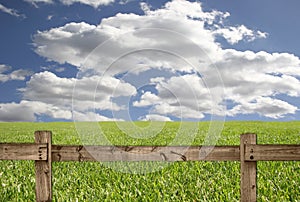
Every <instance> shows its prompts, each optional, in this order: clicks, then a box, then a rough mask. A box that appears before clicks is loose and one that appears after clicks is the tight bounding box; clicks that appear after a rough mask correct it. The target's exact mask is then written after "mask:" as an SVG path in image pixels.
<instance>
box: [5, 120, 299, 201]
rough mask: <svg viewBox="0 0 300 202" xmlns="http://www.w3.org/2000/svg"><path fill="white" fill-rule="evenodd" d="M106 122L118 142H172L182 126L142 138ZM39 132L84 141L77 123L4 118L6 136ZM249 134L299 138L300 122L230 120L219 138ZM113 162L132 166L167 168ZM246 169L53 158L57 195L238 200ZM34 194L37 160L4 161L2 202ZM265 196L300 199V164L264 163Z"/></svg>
mask: <svg viewBox="0 0 300 202" xmlns="http://www.w3.org/2000/svg"><path fill="white" fill-rule="evenodd" d="M136 124H137V125H139V126H140V127H144V126H147V123H141V122H140V123H136ZM145 124H146V125H145ZM100 125H101V128H102V130H103V131H104V134H105V135H106V137H107V139H109V141H110V142H111V143H112V144H114V145H166V144H169V143H170V142H172V139H173V138H174V134H175V133H176V131H177V130H178V128H179V123H176V122H174V123H171V122H170V123H167V124H166V126H165V127H164V128H163V129H162V130H161V131H160V133H159V134H157V135H156V136H154V137H149V138H147V139H138V138H133V137H129V136H128V135H126V134H125V133H122V131H120V130H119V129H118V127H117V125H116V124H115V123H112V122H106V123H100ZM208 128H209V123H208V122H201V123H199V131H198V132H197V135H196V137H195V139H194V142H193V143H192V144H193V145H201V144H202V143H203V140H204V138H205V136H206V134H207V131H208ZM35 130H51V131H52V132H53V137H52V141H53V144H81V139H80V137H79V136H78V135H77V132H76V129H75V126H74V124H73V123H0V142H20V143H23V142H34V135H33V133H34V131H35ZM245 132H252V133H256V134H257V138H258V144H300V122H254V121H253V122H226V123H225V126H224V129H223V131H222V134H221V137H220V138H219V140H218V142H217V144H218V145H239V141H240V134H242V133H245ZM186 133H188V130H187V131H186ZM98 143H99V142H98ZM111 164H113V165H114V166H116V167H117V166H123V167H124V166H126V167H127V168H128V169H129V170H130V168H136V167H141V166H144V167H147V166H160V165H159V163H156V162H147V163H139V162H135V163H127V164H126V165H125V164H124V163H119V164H118V163H111ZM239 172H240V166H239V162H177V163H173V164H170V165H169V166H167V167H166V168H164V169H162V170H160V171H158V172H153V173H145V174H132V173H120V172H116V171H115V170H113V169H110V168H109V167H108V166H106V165H103V164H101V163H99V162H96V163H95V162H94V163H91V162H86V163H79V162H60V163H58V162H54V163H53V182H52V183H53V200H54V201H239V198H240V194H239V189H240V187H239V186H240V185H239V183H240V181H239V180H240V173H239ZM34 200H35V175H34V162H31V161H0V201H1V202H2V201H3V202H7V201H34ZM258 201H300V162H258Z"/></svg>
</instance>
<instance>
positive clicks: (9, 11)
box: [0, 4, 26, 18]
mask: <svg viewBox="0 0 300 202" xmlns="http://www.w3.org/2000/svg"><path fill="white" fill-rule="evenodd" d="M0 11H2V12H4V13H7V14H9V15H12V16H15V17H21V18H26V16H25V15H23V14H20V13H19V11H17V10H16V9H12V8H7V7H6V6H4V5H3V4H0Z"/></svg>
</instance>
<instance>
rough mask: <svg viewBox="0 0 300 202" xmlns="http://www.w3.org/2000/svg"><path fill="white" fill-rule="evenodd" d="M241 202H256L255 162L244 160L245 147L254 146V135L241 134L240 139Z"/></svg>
mask: <svg viewBox="0 0 300 202" xmlns="http://www.w3.org/2000/svg"><path fill="white" fill-rule="evenodd" d="M240 141H241V142H240V161H241V202H256V186H257V183H256V165H257V164H256V161H246V160H245V145H246V144H256V134H243V135H241V139H240Z"/></svg>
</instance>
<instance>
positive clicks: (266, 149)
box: [245, 144, 300, 161]
mask: <svg viewBox="0 0 300 202" xmlns="http://www.w3.org/2000/svg"><path fill="white" fill-rule="evenodd" d="M245 160H246V161H300V145H253V144H247V145H246V148H245Z"/></svg>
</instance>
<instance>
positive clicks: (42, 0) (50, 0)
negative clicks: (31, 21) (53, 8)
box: [24, 0, 54, 5]
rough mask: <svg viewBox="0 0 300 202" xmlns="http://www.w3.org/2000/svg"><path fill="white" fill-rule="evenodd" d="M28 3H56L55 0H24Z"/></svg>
mask: <svg viewBox="0 0 300 202" xmlns="http://www.w3.org/2000/svg"><path fill="white" fill-rule="evenodd" d="M24 1H26V2H28V3H32V4H34V5H35V4H36V3H45V4H52V3H54V2H53V0H24Z"/></svg>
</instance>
